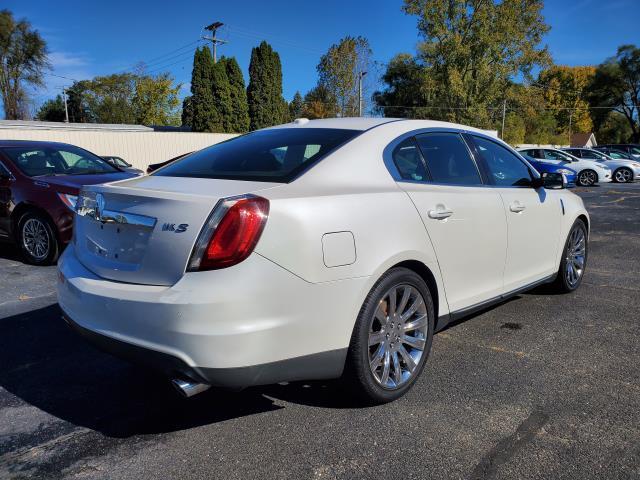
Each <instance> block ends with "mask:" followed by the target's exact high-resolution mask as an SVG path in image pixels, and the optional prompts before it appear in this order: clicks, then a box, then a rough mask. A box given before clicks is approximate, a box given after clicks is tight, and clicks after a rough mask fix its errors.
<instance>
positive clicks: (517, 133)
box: [502, 112, 527, 145]
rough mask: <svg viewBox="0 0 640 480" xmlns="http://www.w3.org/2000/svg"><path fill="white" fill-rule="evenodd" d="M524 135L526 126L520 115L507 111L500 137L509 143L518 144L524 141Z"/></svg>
mask: <svg viewBox="0 0 640 480" xmlns="http://www.w3.org/2000/svg"><path fill="white" fill-rule="evenodd" d="M526 135H527V126H526V124H525V122H524V119H523V118H522V116H521V115H520V114H518V113H517V112H509V113H507V115H506V117H505V120H504V132H503V134H502V139H503V140H504V141H505V142H507V143H509V144H511V145H519V144H521V143H525V138H526Z"/></svg>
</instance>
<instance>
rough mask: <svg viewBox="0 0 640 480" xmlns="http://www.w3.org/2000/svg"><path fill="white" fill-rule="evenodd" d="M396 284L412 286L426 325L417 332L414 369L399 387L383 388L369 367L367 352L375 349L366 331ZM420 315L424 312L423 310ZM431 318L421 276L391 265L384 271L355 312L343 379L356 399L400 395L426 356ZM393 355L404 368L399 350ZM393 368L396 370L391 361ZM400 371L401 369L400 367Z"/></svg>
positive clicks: (382, 399) (387, 399)
mask: <svg viewBox="0 0 640 480" xmlns="http://www.w3.org/2000/svg"><path fill="white" fill-rule="evenodd" d="M396 286H397V287H401V288H403V289H404V288H405V287H407V286H409V287H413V288H414V289H415V290H417V292H419V293H420V295H421V296H422V299H423V300H424V303H423V304H424V307H425V308H424V310H423V311H424V312H426V315H427V325H425V326H423V327H422V328H423V329H424V330H425V331H424V332H422V333H421V335H424V337H425V338H424V349H423V350H422V354H421V356H420V359H419V361H418V363H416V364H415V368H414V369H413V370H412V372H411V373H410V374H409V375H410V376H409V378H408V379H406V380H403V381H400V382H398V384H399V386H397V387H395V388H386V387H384V386H383V385H382V384H381V383H379V381H377V380H376V378H375V377H374V373H373V372H372V370H371V368H370V367H369V361H370V359H369V358H370V357H369V356H370V354H371V351H370V349H371V348H373V349H375V348H376V347H375V346H374V347H369V332H370V328H371V324H372V322H375V320H374V315H375V312H376V309H377V308H378V306H379V305H380V304H381V302H382V301H383V300H384V298H386V297H385V295H386V294H387V293H388V292H389V291H390V290H391V289H393V288H394V287H396ZM416 298H417V296H416V297H414V299H413V300H414V301H415V299H416ZM410 301H411V300H408V301H407V303H406V305H408V304H409V302H410ZM399 307H400V305H399ZM399 310H400V313H402V309H401V308H399ZM387 312H388V311H387ZM422 315H424V313H423V314H422ZM410 318H411V317H410ZM434 319H435V316H434V308H433V300H432V298H431V293H430V291H429V288H428V287H427V284H426V283H425V282H424V280H423V279H422V277H420V276H419V275H418V274H416V273H415V272H414V271H412V270H409V269H407V268H400V267H397V268H392V269H391V270H389V271H388V272H386V273H385V274H384V275H383V276H382V278H380V280H378V282H377V283H376V284H375V285H374V286H373V288H372V289H371V291H370V292H369V294H368V295H367V298H366V299H365V301H364V304H363V305H362V308H361V309H360V313H359V314H358V318H357V320H356V324H355V328H354V330H353V334H352V336H351V344H350V346H349V352H348V354H347V360H346V364H345V373H344V375H343V381H344V382H345V383H346V384H347V386H348V387H349V388H350V389H351V390H352V391H353V392H354V393H355V394H356V395H357V396H358V397H359V398H360V400H362V401H363V402H364V403H366V404H373V405H375V404H381V403H387V402H391V401H393V400H396V399H397V398H399V397H401V396H402V395H404V394H405V393H406V392H407V391H408V390H409V389H410V388H411V387H412V386H413V384H414V383H415V381H416V380H417V379H418V377H419V376H420V374H421V373H422V370H423V368H424V365H425V363H426V361H427V359H428V357H429V352H430V351H431V343H432V341H433V329H434V323H435V322H434ZM388 337H389V336H388V335H387V338H388ZM383 341H384V340H383ZM388 345H391V346H393V343H390V344H389V343H388ZM388 348H389V347H387V349H388ZM385 358H386V357H385ZM396 358H397V359H400V361H401V363H399V364H398V365H403V366H404V367H405V368H407V367H408V364H407V363H406V362H405V360H404V358H403V357H402V356H401V355H400V354H399V353H396ZM393 368H394V369H396V366H395V364H394V367H393ZM400 370H401V371H402V368H401V369H400ZM402 382H404V383H402Z"/></svg>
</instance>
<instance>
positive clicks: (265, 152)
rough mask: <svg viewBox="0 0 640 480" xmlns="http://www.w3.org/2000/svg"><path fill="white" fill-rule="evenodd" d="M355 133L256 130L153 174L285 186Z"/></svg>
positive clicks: (310, 129) (357, 131) (353, 131)
mask: <svg viewBox="0 0 640 480" xmlns="http://www.w3.org/2000/svg"><path fill="white" fill-rule="evenodd" d="M359 133H360V131H359V130H341V129H330V128H276V129H273V130H260V131H257V132H253V133H249V134H247V135H243V136H240V137H236V138H232V139H231V140H227V141H226V142H222V143H218V144H216V145H212V146H211V147H208V148H205V149H204V150H200V151H198V152H195V153H192V154H191V155H189V156H187V157H185V158H183V159H181V160H178V161H176V162H173V163H171V164H169V165H167V166H166V167H164V168H162V169H160V170H158V171H157V172H155V173H154V175H159V176H166V177H198V178H221V179H233V180H252V181H262V182H284V183H286V182H290V181H291V180H292V179H293V178H294V177H295V176H296V175H298V174H299V173H300V172H302V171H303V170H305V169H306V168H308V167H309V166H311V165H312V164H314V163H316V162H317V161H319V160H320V159H321V158H322V157H323V156H324V155H326V154H327V153H329V152H330V151H331V150H333V149H334V148H336V147H338V146H340V145H342V144H343V143H345V142H347V141H348V140H350V139H351V138H353V137H355V136H356V135H358V134H359Z"/></svg>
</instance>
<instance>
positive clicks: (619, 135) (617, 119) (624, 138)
mask: <svg viewBox="0 0 640 480" xmlns="http://www.w3.org/2000/svg"><path fill="white" fill-rule="evenodd" d="M599 120H600V121H599V124H598V128H597V129H596V131H595V134H596V138H597V139H598V142H600V143H628V142H631V140H632V138H633V131H632V130H631V127H630V126H629V122H628V121H627V118H626V117H625V116H624V115H623V114H621V113H619V112H615V111H610V112H609V113H607V115H606V116H604V118H599Z"/></svg>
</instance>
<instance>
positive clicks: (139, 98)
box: [132, 73, 181, 125]
mask: <svg viewBox="0 0 640 480" xmlns="http://www.w3.org/2000/svg"><path fill="white" fill-rule="evenodd" d="M180 87H181V85H180V84H177V85H174V83H173V78H172V77H171V76H170V75H169V74H168V73H163V74H160V75H158V76H156V77H152V76H149V75H143V76H139V77H136V79H135V93H134V96H133V99H132V107H133V112H134V115H135V119H136V123H139V124H142V125H179V124H180V120H179V112H178V106H179V105H180V101H179V100H178V92H179V91H180Z"/></svg>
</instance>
